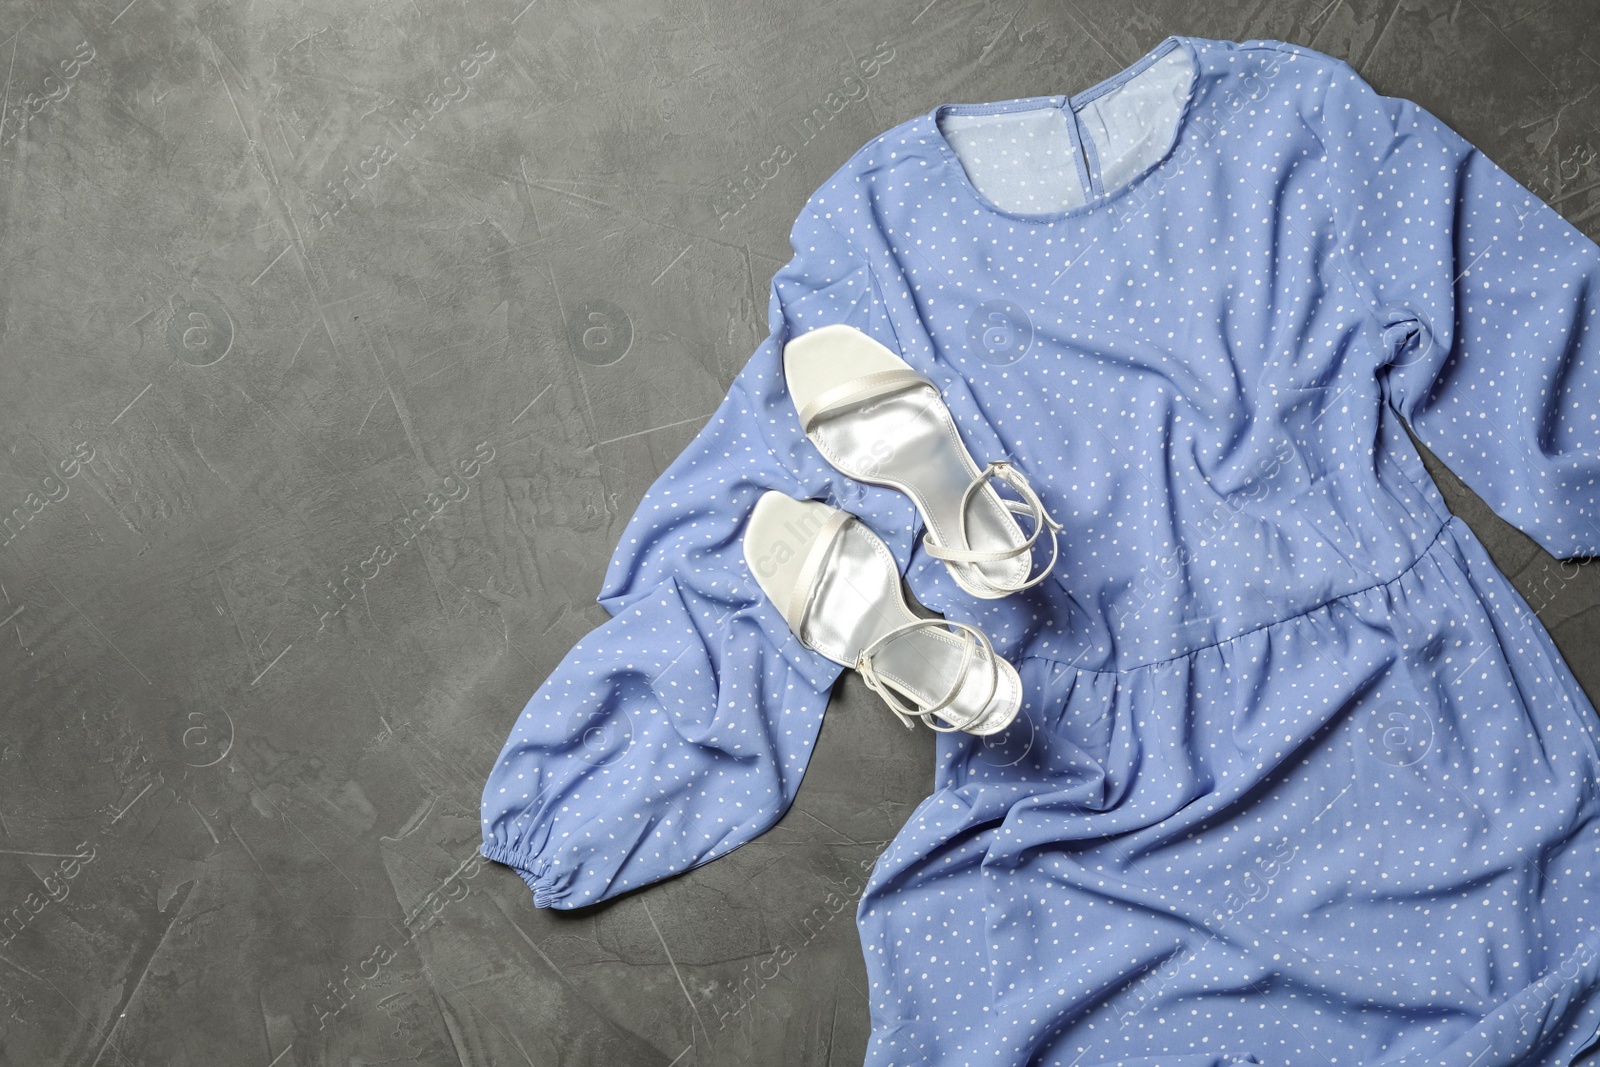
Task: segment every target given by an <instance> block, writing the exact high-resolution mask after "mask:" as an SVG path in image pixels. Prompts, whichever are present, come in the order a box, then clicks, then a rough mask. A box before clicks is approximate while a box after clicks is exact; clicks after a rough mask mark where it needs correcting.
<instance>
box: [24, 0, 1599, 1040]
mask: <svg viewBox="0 0 1600 1067" xmlns="http://www.w3.org/2000/svg"><path fill="white" fill-rule="evenodd" d="M1597 13H1600V12H1597V11H1596V8H1595V6H1594V3H1593V0H1587V2H1581V0H1551V2H1545V3H1521V4H1518V3H1513V2H1512V0H1426V2H1419V0H1398V2H1395V0H1309V2H1299V0H1296V2H1289V3H1276V4H1269V3H1265V2H1261V3H1217V4H1208V5H1198V4H1192V3H1179V2H1165V3H1139V4H1132V3H1125V2H1117V3H1112V2H1108V0H1107V2H1100V3H1091V2H1089V0H1068V2H1065V3H1023V4H1005V5H993V6H990V5H985V4H981V3H972V2H968V0H912V2H910V3H893V4H873V5H867V4H858V5H844V4H837V3H835V4H825V5H821V6H818V5H805V4H799V5H783V6H775V5H745V4H737V3H727V2H717V3H712V2H710V0H702V2H699V3H670V2H651V0H639V2H635V3H597V4H577V3H560V2H553V0H533V2H531V3H530V2H528V0H503V2H502V0H470V2H469V0H461V2H459V3H457V2H448V3H441V2H438V0H378V2H373V3H355V2H346V3H336V2H332V0H323V2H322V3H288V2H284V0H227V2H211V3H190V2H187V0H132V2H128V0H109V2H98V0H97V2H95V3H89V2H87V0H64V2H60V3H57V2H49V3H46V2H44V0H38V2H33V3H25V2H19V0H3V2H0V63H3V64H4V65H5V67H6V70H7V74H6V83H5V90H4V101H5V102H4V105H3V112H0V113H3V121H4V125H3V127H0V182H3V185H0V193H3V207H0V271H3V274H0V277H3V279H4V281H3V289H0V293H3V299H0V315H3V323H0V444H3V452H0V514H3V515H4V516H6V519H5V529H4V532H3V537H4V539H5V543H4V547H3V548H0V628H3V631H4V632H3V634H0V910H3V911H4V912H5V913H6V914H7V915H8V916H13V917H14V918H13V919H12V925H11V927H10V928H8V929H6V931H5V932H4V934H3V935H0V940H3V941H4V944H3V945H0V1062H3V1063H5V1064H19V1065H28V1067H34V1065H46V1064H106V1065H119V1064H141V1065H142V1064H204V1065H216V1064H250V1065H260V1067H268V1065H273V1067H287V1065H290V1064H313V1063H315V1064H323V1063H327V1064H380V1063H381V1064H406V1063H417V1064H452V1063H457V1062H459V1063H461V1064H523V1063H526V1064H530V1065H538V1067H546V1065H558V1064H559V1065H572V1067H578V1065H590V1064H595V1065H607V1067H611V1065H623V1067H631V1065H649V1064H658V1065H662V1067H667V1065H675V1067H710V1065H721V1064H736V1063H760V1064H773V1065H783V1067H800V1065H850V1064H859V1063H860V1062H861V1059H862V1055H863V1052H864V1049H865V1046H866V1040H867V1035H868V1012H867V993H866V990H865V988H864V970H863V967H862V962H861V951H860V947H859V944H858V942H857V940H856V934H855V929H854V924H853V915H854V902H855V899H856V897H857V895H858V893H859V889H860V886H861V882H862V878H863V877H864V873H865V871H866V870H868V869H869V868H870V866H871V863H872V862H873V860H874V858H875V857H876V856H877V854H878V852H879V851H880V850H881V849H882V848H883V846H884V845H885V843H886V842H887V841H888V840H889V839H890V838H891V837H892V836H893V835H894V834H895V832H896V831H897V830H898V829H899V827H900V826H901V824H902V823H903V821H904V820H905V818H906V816H907V815H908V814H909V812H910V811H911V809H912V808H913V807H914V806H915V805H916V803H917V802H918V801H919V800H921V799H922V797H923V796H925V795H926V793H927V791H928V790H929V789H930V788H931V782H932V760H933V735H932V734H931V733H930V732H928V731H925V730H919V731H917V732H916V733H915V734H914V735H912V734H908V733H907V732H906V731H905V730H904V729H903V728H902V727H901V726H900V725H899V724H898V723H897V722H896V721H895V720H894V719H893V717H892V716H890V715H888V714H887V713H886V712H885V711H884V709H883V708H882V707H881V706H880V705H879V704H878V703H877V701H876V698H874V697H872V695H871V694H870V693H868V692H867V691H866V689H865V687H864V686H863V685H862V684H861V683H860V681H859V680H858V679H857V678H856V677H855V676H854V675H850V674H847V675H846V677H845V679H844V680H843V681H842V682H841V683H840V686H839V689H838V690H837V693H836V697H835V700H834V703H833V705H832V707H831V708H830V711H829V713H828V716H827V719H826V724H825V726H824V727H823V731H822V739H821V744H820V746H819V748H818V750H817V752H816V754H815V756H814V759H813V762H812V764H811V769H810V771H809V773H808V775H807V777H806V779H805V782H804V785H803V787H802V789H801V791H800V796H799V800H798V801H797V803H796V804H795V806H794V808H793V809H792V810H791V811H790V812H789V814H788V815H787V817H786V818H785V819H784V820H783V821H782V823H781V824H779V825H778V826H777V827H775V828H774V829H772V830H770V831H769V832H768V833H767V834H765V835H764V836H763V837H761V838H759V839H758V840H756V841H754V842H752V843H750V844H748V845H746V846H744V847H742V848H740V849H739V850H737V851H736V852H734V853H732V854H730V855H728V856H727V857H725V858H723V859H720V860H718V861H717V862H715V863H713V864H709V865H707V866H705V867H703V868H701V869H699V870H697V871H694V872H692V873H690V874H688V875H685V876H680V877H677V878H674V879H671V880H669V881H666V882H663V883H659V884H657V885H655V886H652V887H648V888H646V889H643V890H640V891H636V892H634V893H631V894H629V895H627V896H625V897H623V898H620V899H618V900H616V901H615V902H612V903H610V904H605V905H600V906H596V907H594V908H591V909H586V910H585V911H582V912H577V913H567V914H555V913H551V912H546V911H536V910H535V909H534V907H533V904H532V899H531V895H530V894H529V893H528V891H527V890H526V888H525V887H524V886H523V884H522V883H521V882H520V881H519V880H518V879H517V878H516V877H515V875H514V874H512V872H511V871H509V870H508V869H506V868H503V867H499V866H495V865H490V864H486V863H485V864H481V865H480V864H477V863H474V862H472V858H473V856H474V850H475V848H476V845H477V842H478V822H477V818H478V797H479V791H480V789H481V787H482V783H483V779H484V776H485V775H486V773H487V771H488V768H489V766H490V763H491V761H492V760H493V758H494V756H495V754H496V752H497V751H498V748H499V746H500V744H501V742H502V741H503V740H504V738H505V736H506V732H507V730H508V729H509V727H510V724H511V722H512V720H513V719H514V718H515V717H516V715H517V714H518V712H519V711H520V710H521V708H522V706H523V704H524V703H525V701H526V700H527V698H528V697H529V695H530V694H532V692H533V691H534V690H535V688H537V686H538V685H539V683H540V681H541V680H542V679H543V678H544V677H545V675H546V674H547V672H548V671H549V670H550V669H551V667H553V666H554V664H555V663H556V662H557V661H558V659H559V658H560V657H561V656H562V655H563V654H564V653H565V652H566V651H567V650H568V649H569V648H570V647H571V645H572V644H573V643H574V642H575V641H576V640H577V639H578V638H579V637H580V636H582V635H583V634H584V633H586V632H587V631H588V630H589V629H590V628H592V627H593V626H595V625H596V624H598V623H599V622H601V621H602V620H603V619H604V618H605V617H606V616H605V613H604V612H603V611H602V610H601V609H600V608H599V607H598V606H596V604H595V603H594V597H595V595H596V592H597V590H598V588H599V583H600V580H601V577H602V574H603V571H604V568H605V564H606V561H607V559H608V558H609V555H610V553H611V550H612V548H613V546H614V545H615V543H616V540H617V538H618V536H619V535H620V533H621V530H622V527H623V524H624V522H625V521H626V519H627V518H628V516H629V515H630V514H631V512H632V509H633V507H634V505H635V504H636V502H637V501H638V499H639V497H640V495H641V494H642V493H643V491H644V489H645V488H646V487H647V486H648V485H649V483H650V482H651V481H652V480H653V479H654V477H655V476H656V475H657V474H658V473H659V472H660V471H661V470H662V469H663V468H664V467H665V466H666V464H667V463H668V462H669V461H670V460H671V459H672V458H673V457H674V456H675V455H676V454H677V453H678V452H679V451H680V450H681V448H682V447H683V446H684V444H685V443H686V442H687V441H688V440H689V438H690V437H691V436H692V435H693V434H694V433H695V432H696V431H697V430H698V429H699V427H700V426H701V424H702V423H703V422H704V420H705V419H706V417H707V416H708V415H709V413H710V412H711V411H712V409H713V407H714V406H715V405H716V404H717V402H718V401H719V400H720V398H721V397H722V395H723V394H724V393H725V391H726V389H727V386H728V384H729V382H730V381H731V380H732V377H733V375H734V373H735V372H736V371H737V369H738V368H739V367H740V366H741V365H742V364H743V362H744V361H745V360H746V359H747V358H748V357H749V355H750V353H751V352H752V351H753V350H754V348H755V347H756V345H757V344H758V343H759V342H760V341H761V339H762V338H763V337H764V336H765V327H766V324H765V317H766V306H767V291H768V283H769V281H770V278H771V276H772V273H773V272H774V271H775V270H776V269H777V268H778V267H779V266H780V265H782V263H783V262H784V261H785V260H786V259H787V257H788V254H789V250H788V244H787V235H788V230H789V226H790V225H791V223H792V221H793V219H794V216H795V213H796V211H797V210H798V209H799V207H800V205H801V203H802V202H803V201H804V200H805V198H806V197H807V196H808V195H809V194H810V193H811V192H812V191H813V190H814V189H815V188H816V187H817V186H818V185H819V184H820V183H821V182H822V181H823V180H824V179H825V178H826V177H827V176H828V175H829V174H830V173H831V172H832V171H833V170H834V169H835V168H836V167H837V166H838V165H839V164H840V163H841V162H842V161H843V160H844V159H845V158H846V157H848V156H849V155H850V154H851V153H852V152H854V151H855V150H856V149H857V148H858V147H860V145H861V144H863V143H864V142H865V141H866V140H868V139H870V138H871V137H873V136H875V135H876V134H878V133H880V132H882V131H883V130H885V129H887V128H888V127H890V126H892V125H894V124H896V123H898V122H900V121H903V120H904V119H907V118H909V117H911V116H913V115H915V114H918V113H921V112H925V111H927V110H928V109H930V108H931V107H933V106H934V105H935V104H938V103H943V102H972V101H984V100H999V99H1006V98H1013V97H1019V96H1029V95H1036V94H1046V93H1056V92H1076V91H1077V90H1080V89H1083V88H1085V87H1087V86H1089V85H1090V84H1092V83H1094V82H1095V81H1098V80H1099V79H1101V78H1104V77H1106V76H1108V75H1110V74H1112V73H1114V72H1116V71H1118V70H1120V69H1122V68H1123V67H1125V66H1126V65H1127V64H1128V63H1130V62H1131V61H1132V60H1134V59H1135V58H1137V57H1138V56H1139V55H1141V54H1142V53H1143V52H1144V51H1145V50H1147V49H1148V48H1150V47H1151V46H1152V45H1154V44H1155V43H1156V42H1157V41H1159V40H1160V39H1161V38H1162V37H1164V36H1166V35H1167V34H1168V33H1189V34H1196V35H1200V36H1207V37H1221V38H1233V39H1244V38H1250V37H1275V38H1282V39H1287V40H1290V41H1295V42H1299V43H1302V44H1306V45H1310V46H1312V47H1314V48H1318V49H1320V50H1323V51H1326V52H1330V53H1333V54H1335V55H1339V56H1342V57H1344V58H1346V59H1348V60H1349V61H1350V62H1352V63H1353V64H1354V65H1355V66H1356V67H1357V68H1358V69H1359V70H1360V71H1361V72H1362V73H1363V74H1364V75H1365V76H1366V77H1367V78H1368V79H1369V80H1370V81H1371V82H1373V84H1375V85H1376V86H1377V87H1378V88H1379V89H1380V90H1382V91H1384V92H1387V93H1390V94H1392V95H1400V96H1408V97H1411V98H1412V99H1414V100H1416V101H1418V102H1420V103H1422V104H1423V105H1424V106H1426V107H1428V108H1429V109H1430V110H1432V111H1434V112H1435V113H1436V114H1438V115H1440V116H1441V117H1442V118H1444V119H1445V121H1447V122H1448V123H1450V124H1451V125H1452V126H1454V127H1455V128H1456V129H1457V130H1458V131H1460V132H1461V133H1462V134H1464V135H1465V136H1467V137H1468V138H1469V139H1471V140H1472V141H1474V142H1476V143H1477V144H1479V145H1480V146H1482V147H1483V148H1484V149H1485V150H1486V151H1487V152H1488V153H1489V154H1490V155H1491V156H1492V157H1493V158H1494V159H1495V160H1496V161H1498V162H1499V163H1500V164H1501V165H1502V166H1504V167H1506V168H1507V169H1508V170H1509V171H1510V172H1511V173H1512V174H1513V175H1514V176H1516V177H1517V178H1518V179H1519V180H1520V181H1522V182H1523V183H1524V184H1525V185H1527V186H1528V187H1529V188H1531V189H1533V190H1535V191H1536V192H1538V193H1539V194H1540V195H1542V196H1543V197H1545V199H1547V200H1548V201H1550V202H1551V203H1553V204H1555V205H1556V207H1557V208H1558V209H1559V210H1560V211H1561V212H1562V213H1563V214H1564V215H1565V216H1566V217H1567V218H1568V219H1570V220H1571V221H1572V222H1574V223H1575V224H1576V225H1578V226H1579V227H1580V228H1581V229H1583V230H1584V232H1586V233H1587V234H1589V235H1590V236H1591V237H1600V29H1597V28H1596V24H1597V22H1600V20H1597V19H1596V15H1597ZM880 44H881V45H883V46H885V47H887V48H888V49H892V58H891V59H890V60H889V61H888V62H885V63H883V64H882V66H881V68H880V69H879V70H878V71H877V73H876V74H875V75H874V76H873V77H872V78H871V79H868V80H865V81H859V82H856V83H846V81H845V79H846V76H847V75H848V74H849V73H850V71H851V70H852V68H853V59H854V57H859V56H862V55H865V54H868V53H870V52H872V51H873V50H874V49H875V48H876V47H877V46H879V45H880ZM863 89H864V95H863V92H862V90H863ZM830 94H832V95H830ZM841 101H842V103H841ZM835 108H837V109H835ZM784 149H787V150H786V151H785V150H784ZM736 190H739V191H736ZM1429 463H1430V469H1431V470H1433V471H1434V472H1435V477H1436V478H1437V479H1438V480H1439V481H1440V484H1441V487H1442V489H1443V490H1444V492H1445V493H1446V495H1447V497H1448V499H1449V500H1450V502H1451V505H1452V507H1454V508H1455V509H1456V510H1457V511H1458V512H1459V513H1461V514H1462V515H1463V516H1464V517H1465V518H1466V519H1467V520H1468V522H1469V523H1470V524H1471V525H1472V526H1473V527H1474V528H1475V529H1476V530H1478V531H1479V533H1480V534H1481V535H1482V536H1483V537H1484V538H1485V539H1486V541H1487V542H1488V544H1489V545H1490V547H1491V550H1492V552H1493V553H1494V555H1495V558H1496V559H1497V561H1498V562H1499V563H1500V564H1501V566H1502V568H1503V569H1504V570H1505V571H1506V572H1507V573H1508V574H1510V575H1512V576H1513V577H1514V579H1515V581H1516V583H1517V585H1518V587H1519V588H1521V589H1522V590H1523V592H1524V594H1525V595H1526V596H1527V597H1528V599H1529V600H1530V602H1532V603H1533V605H1534V606H1535V607H1536V608H1537V609H1538V610H1539V613H1540V615H1541V617H1542V618H1543V619H1544V620H1545V621H1546V623H1547V625H1548V626H1549V627H1550V629H1551V630H1552V632H1553V633H1554V635H1555V638H1556V640H1557V642H1558V643H1559V644H1560V646H1561V648H1562V650H1563V651H1564V652H1565V654H1566V655H1567V656H1568V658H1569V660H1570V662H1571V665H1572V666H1573V668H1574V670H1575V671H1576V673H1577V674H1578V676H1579V678H1580V680H1581V681H1582V682H1583V683H1584V685H1585V687H1586V689H1587V691H1588V692H1589V693H1590V694H1591V695H1592V696H1593V697H1595V698H1600V655H1596V653H1597V651H1600V579H1597V573H1596V571H1595V570H1594V569H1593V567H1592V566H1579V565H1577V564H1562V563H1559V562H1557V561H1554V560H1552V559H1550V558H1549V557H1548V556H1546V555H1544V554H1543V553H1542V551H1540V550H1539V548H1538V546H1536V545H1535V544H1534V543H1533V542H1531V541H1530V540H1529V539H1528V538H1526V537H1524V536H1523V535H1521V534H1520V533H1519V532H1517V531H1516V530H1514V529H1512V528H1510V527H1508V526H1507V525H1505V524H1504V523H1503V522H1502V521H1501V520H1499V519H1498V518H1497V517H1495V516H1494V515H1493V514H1492V513H1490V512H1489V511H1488V510H1487V509H1486V508H1485V507H1484V506H1483V505H1482V503H1481V502H1479V501H1478V500H1477V499H1476V498H1474V497H1473V496H1472V494H1471V493H1470V492H1469V491H1467V490H1466V489H1465V487H1464V486H1462V485H1461V484H1460V483H1459V482H1457V481H1456V480H1455V479H1454V478H1453V477H1452V476H1450V475H1449V473H1448V472H1447V471H1444V470H1443V469H1442V468H1440V467H1439V465H1438V464H1437V462H1434V461H1433V460H1432V459H1431V457H1429ZM841 901H842V903H841ZM19 909H20V910H19Z"/></svg>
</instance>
